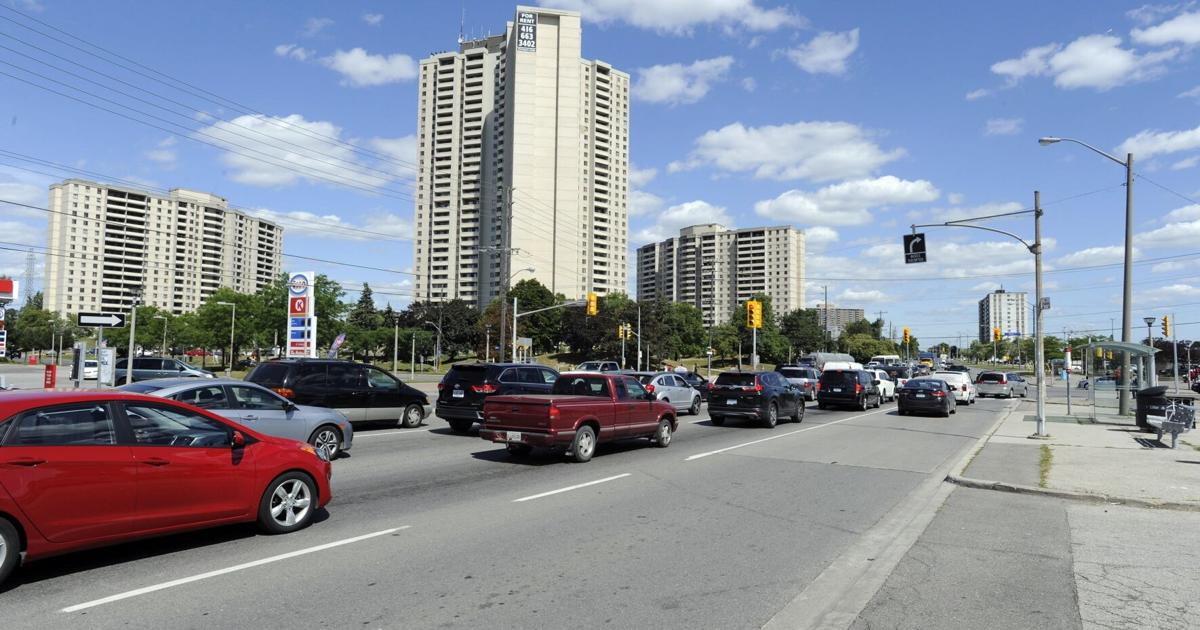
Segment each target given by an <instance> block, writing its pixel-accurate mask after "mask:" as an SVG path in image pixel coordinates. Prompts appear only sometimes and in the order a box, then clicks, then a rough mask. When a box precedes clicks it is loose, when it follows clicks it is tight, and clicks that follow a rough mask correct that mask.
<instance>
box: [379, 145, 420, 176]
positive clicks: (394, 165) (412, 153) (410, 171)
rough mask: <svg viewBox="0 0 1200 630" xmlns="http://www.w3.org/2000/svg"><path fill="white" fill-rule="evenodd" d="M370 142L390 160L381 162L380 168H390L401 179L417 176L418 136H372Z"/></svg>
mask: <svg viewBox="0 0 1200 630" xmlns="http://www.w3.org/2000/svg"><path fill="white" fill-rule="evenodd" d="M368 144H369V145H370V146H371V148H372V149H373V150H375V151H376V152H378V153H382V154H384V155H386V156H388V158H390V159H389V160H384V161H382V162H381V164H380V165H379V167H378V168H380V169H381V170H390V171H391V172H392V173H393V174H395V176H396V177H397V178H399V179H412V178H413V177H415V173H416V164H417V136H416V135H411V136H400V137H399V138H372V139H371V140H370V141H369V142H368Z"/></svg>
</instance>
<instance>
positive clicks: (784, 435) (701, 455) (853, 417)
mask: <svg viewBox="0 0 1200 630" xmlns="http://www.w3.org/2000/svg"><path fill="white" fill-rule="evenodd" d="M887 411H891V409H890V408H888V409H880V410H879V411H872V412H871V413H863V414H859V415H857V416H848V417H845V418H842V419H841V420H834V421H833V422H826V423H825V424H818V425H817V426H815V427H805V428H803V429H796V430H795V431H788V432H787V433H780V434H779V435H772V436H771V437H765V438H762V439H761V440H753V441H751V442H743V443H741V444H734V445H733V446H726V447H725V448H719V449H717V450H715V451H708V452H707V453H697V454H695V455H692V456H690V457H688V458H687V459H685V460H683V461H685V462H690V461H692V460H693V459H700V458H701V457H708V456H709V455H719V454H721V453H724V452H727V451H732V450H733V449H735V448H742V447H743V446H751V445H753V444H762V443H763V442H770V441H771V440H778V439H779V438H785V437H787V436H789V435H796V434H797V433H804V432H805V431H815V430H817V429H820V428H823V427H828V426H833V425H835V424H838V423H841V422H845V421H847V420H857V419H858V418H865V417H867V416H873V415H875V414H877V413H884V412H887Z"/></svg>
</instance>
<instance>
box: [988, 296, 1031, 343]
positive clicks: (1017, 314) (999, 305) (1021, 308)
mask: <svg viewBox="0 0 1200 630" xmlns="http://www.w3.org/2000/svg"><path fill="white" fill-rule="evenodd" d="M1027 297H1028V294H1027V293H1025V292H1024V291H1005V290H1004V289H996V290H995V291H992V292H991V293H989V294H987V295H985V296H984V297H983V299H982V300H979V341H980V342H982V343H991V342H992V329H994V328H999V329H1000V334H1002V335H1004V338H1005V339H1011V338H1013V337H1017V338H1025V337H1028V336H1029V319H1028V316H1027V314H1028V313H1029V306H1028V304H1027V302H1026V300H1027Z"/></svg>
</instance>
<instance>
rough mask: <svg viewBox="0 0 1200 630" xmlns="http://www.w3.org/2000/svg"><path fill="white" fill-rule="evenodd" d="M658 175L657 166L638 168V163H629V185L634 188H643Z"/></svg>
mask: <svg viewBox="0 0 1200 630" xmlns="http://www.w3.org/2000/svg"><path fill="white" fill-rule="evenodd" d="M657 175H658V169H656V168H638V167H637V165H636V164H630V165H629V185H630V186H633V187H634V188H641V187H643V186H645V185H646V184H649V183H650V182H652V181H654V178H655V176H657Z"/></svg>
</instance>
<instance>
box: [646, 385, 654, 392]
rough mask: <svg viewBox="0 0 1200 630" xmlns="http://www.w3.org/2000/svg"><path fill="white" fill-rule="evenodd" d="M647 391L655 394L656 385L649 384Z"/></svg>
mask: <svg viewBox="0 0 1200 630" xmlns="http://www.w3.org/2000/svg"><path fill="white" fill-rule="evenodd" d="M646 391H648V392H650V393H651V394H653V393H654V386H653V385H647V386H646Z"/></svg>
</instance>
